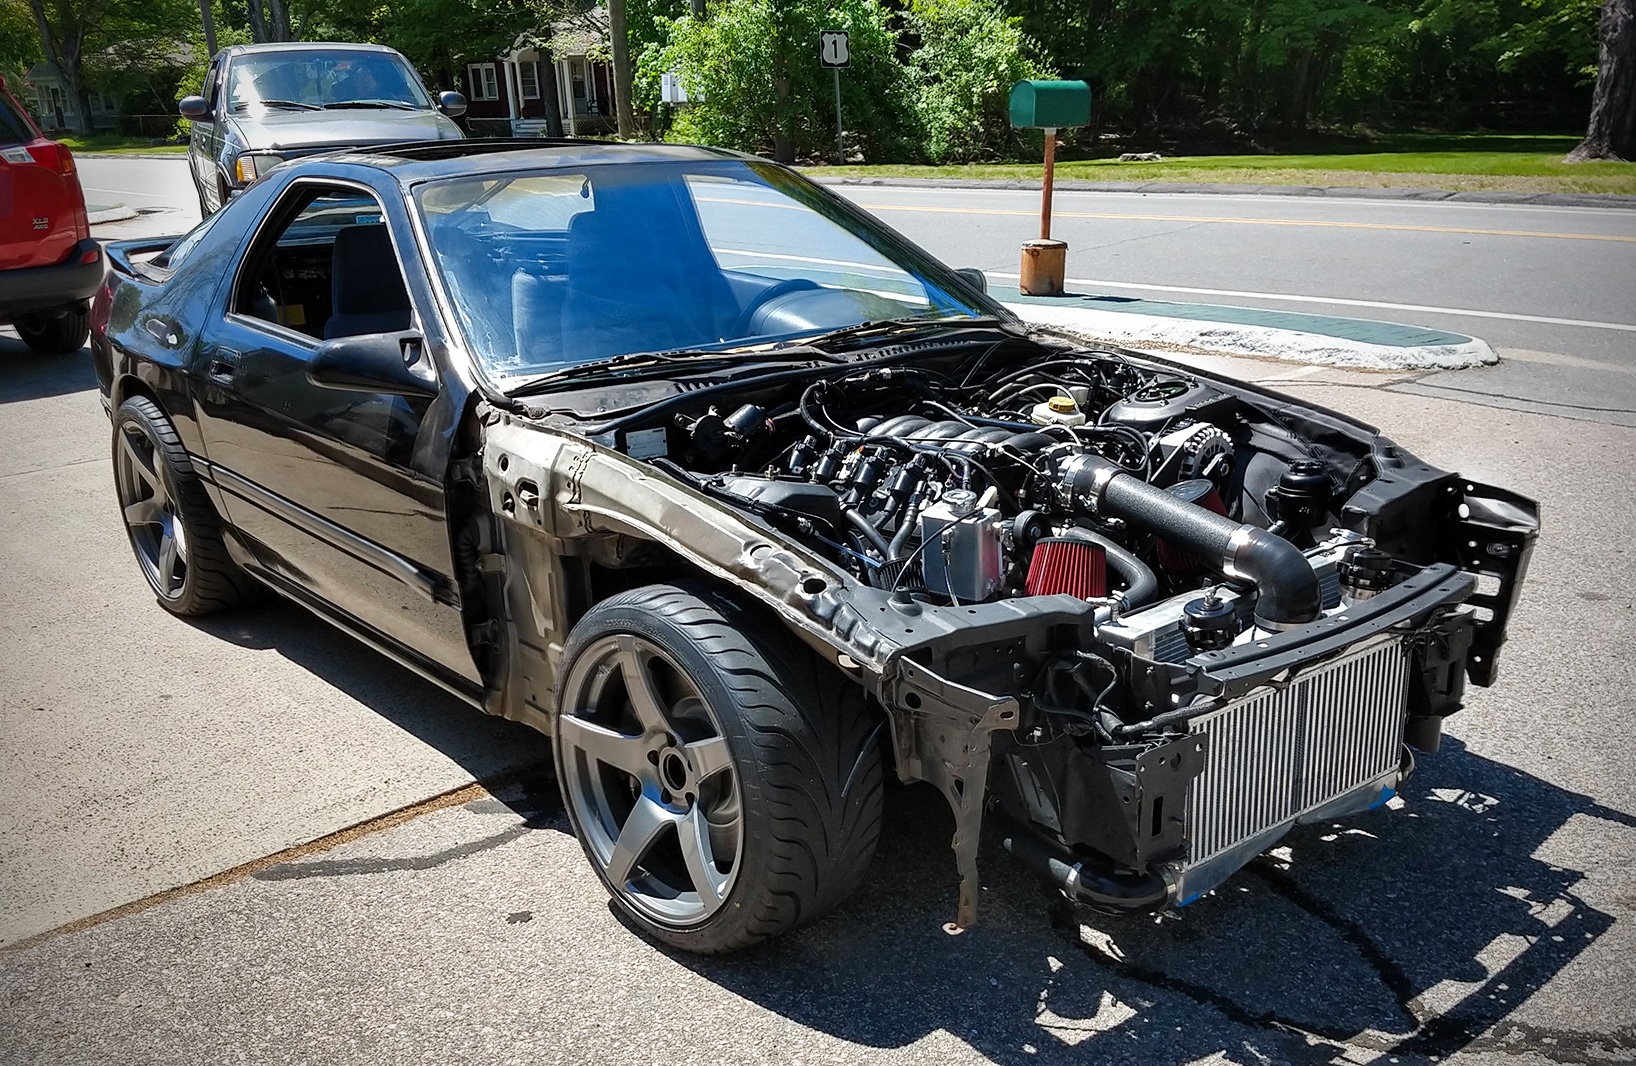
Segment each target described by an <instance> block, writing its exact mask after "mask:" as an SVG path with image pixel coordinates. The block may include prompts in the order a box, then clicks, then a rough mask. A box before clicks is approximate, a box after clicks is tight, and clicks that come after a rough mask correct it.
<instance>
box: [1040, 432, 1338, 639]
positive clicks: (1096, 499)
mask: <svg viewBox="0 0 1636 1066" xmlns="http://www.w3.org/2000/svg"><path fill="white" fill-rule="evenodd" d="M1062 485H1063V490H1064V492H1065V493H1066V495H1067V496H1068V498H1069V499H1068V502H1069V504H1070V506H1072V507H1074V508H1076V509H1078V510H1080V511H1081V512H1082V513H1083V512H1086V511H1088V512H1089V513H1091V514H1097V515H1107V516H1110V517H1113V518H1120V519H1123V520H1124V521H1126V522H1129V523H1130V524H1131V525H1133V526H1136V527H1138V528H1140V529H1144V530H1146V531H1147V532H1149V533H1155V534H1158V535H1159V536H1162V537H1164V538H1165V539H1166V540H1168V541H1170V542H1172V543H1174V544H1176V545H1178V546H1180V547H1184V548H1188V549H1190V550H1192V551H1194V552H1196V553H1198V554H1199V555H1201V556H1203V557H1204V558H1206V559H1212V560H1219V561H1220V566H1221V569H1222V571H1223V572H1224V573H1226V575H1227V576H1228V577H1232V578H1240V579H1242V580H1245V581H1249V582H1252V583H1254V585H1255V586H1256V589H1257V592H1258V595H1257V597H1256V602H1255V619H1256V622H1257V623H1258V624H1260V625H1263V626H1266V627H1268V628H1271V629H1284V628H1288V627H1290V626H1297V625H1302V624H1304V623H1306V622H1311V621H1312V620H1314V619H1316V618H1317V617H1318V616H1319V615H1320V614H1321V613H1322V610H1323V596H1322V593H1321V591H1320V590H1319V588H1318V575H1317V574H1315V573H1314V572H1313V570H1312V564H1311V563H1310V562H1308V561H1307V558H1306V556H1305V555H1303V554H1301V550H1300V549H1299V548H1297V547H1296V546H1295V545H1293V544H1291V543H1290V542H1289V541H1287V540H1284V539H1282V538H1281V537H1276V536H1274V535H1272V534H1271V533H1268V532H1267V531H1266V530H1264V529H1259V528H1257V527H1256V526H1251V525H1242V524H1240V523H1238V522H1234V521H1233V520H1232V519H1231V518H1226V517H1224V516H1222V515H1218V514H1216V513H1215V512H1214V511H1208V510H1206V509H1204V508H1203V507H1200V506H1198V505H1197V504H1192V503H1188V502H1187V501H1186V500H1183V499H1179V498H1178V497H1176V496H1172V495H1171V494H1170V493H1168V492H1166V491H1165V490H1163V489H1161V488H1156V487H1154V486H1153V485H1150V484H1148V483H1147V482H1146V481H1143V480H1142V479H1141V478H1139V477H1134V476H1132V475H1130V474H1127V473H1125V472H1124V471H1123V470H1121V469H1120V468H1119V467H1118V466H1115V465H1114V464H1113V463H1110V462H1108V460H1106V459H1103V458H1102V457H1101V456H1097V455H1086V454H1081V455H1076V456H1074V457H1073V458H1072V459H1070V460H1068V462H1067V463H1066V464H1064V466H1063V468H1062Z"/></svg>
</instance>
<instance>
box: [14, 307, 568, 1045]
mask: <svg viewBox="0 0 1636 1066" xmlns="http://www.w3.org/2000/svg"><path fill="white" fill-rule="evenodd" d="M108 456H109V424H108V420H107V418H105V417H104V416H103V413H102V410H101V407H100V406H99V403H98V399H97V392H96V381H95V377H94V375H93V373H92V370H91V363H90V353H89V351H87V350H82V351H81V352H80V353H79V354H78V355H75V356H71V357H67V358H43V357H40V356H36V355H33V354H32V353H30V352H29V351H28V350H27V349H26V348H24V347H23V345H22V344H21V343H20V342H19V341H17V339H16V338H15V336H14V335H12V334H11V333H10V331H3V332H0V574H4V575H5V578H6V580H5V581H4V582H0V945H3V944H7V943H13V942H15V941H17V940H19V939H21V938H23V937H27V936H31V935H33V934H35V933H39V932H43V931H45V930H47V929H52V928H55V927H57V926H59V925H62V924H63V923H65V922H68V921H72V920H74V919H76V918H81V917H84V916H86V915H91V914H95V913H97V912H99V911H103V910H106V909H108V908H110V907H115V906H118V905H120V904H123V903H127V902H129V901H131V900H135V899H140V898H141V897H143V896H147V895H149V894H151V893H153V892H157V891H161V890H163V889H167V888H171V887H174V886H176V885H181V884H186V883H188V882H191V881H195V880H197V879H199V878H201V877H207V876H209V875H211V874H215V873H218V872H220V871H222V870H226V869H229V868H231V867H234V866H237V865H239V864H240V863H243V862H247V861H249V860H251V859H256V858H259V857H261V856H263V855H267V854H270V853H272V852H275V851H279V850H281V849H283V848H287V847H290V846H292V845H294V844H298V843H303V842H305V841H309V840H312V839H315V838H317V837H319V836H322V835H324V834H326V833H329V832H333V831H335V830H338V829H341V828H344V827H346V826H350V825H354V824H356V823H358V822H360V821H363V820H366V819H368V818H371V817H374V816H376V815H379V814H383V813H385V812H387V811H392V810H396V809H398V808H400V807H403V806H406V805H408V804H411V803H415V802H417V801H420V800H422V799H425V798H426V797H428V796H433V795H437V794H439V793H442V792H445V791H448V790H450V789H454V788H458V787H460V786H462V785H464V784H467V783H469V782H470V781H472V780H473V778H474V777H477V776H484V775H491V774H494V773H498V772H500V771H502V770H504V769H505V768H507V767H511V766H515V765H519V764H524V763H527V762H530V761H534V760H537V759H539V758H540V757H541V756H542V752H543V751H544V745H543V743H541V741H540V740H539V738H538V737H537V736H535V735H534V734H533V733H530V732H528V731H526V730H523V729H521V728H520V727H513V726H511V725H510V724H509V723H505V722H500V721H497V720H493V719H489V718H486V717H484V716H483V715H481V714H478V713H477V712H475V711H471V710H468V709H467V708H465V707H464V706H463V705H461V704H459V703H457V702H456V701H455V700H453V699H452V698H451V697H448V696H446V695H444V694H443V692H441V691H440V690H438V689H436V688H434V687H432V686H431V685H429V684H426V683H423V682H421V681H419V680H417V679H415V678H413V677H410V676H409V675H408V674H406V673H404V672H403V671H402V670H400V669H398V668H397V667H395V666H393V665H392V664H390V663H388V662H386V661H385V660H383V659H381V658H380V657H378V656H376V655H374V654H373V653H371V652H369V651H367V650H365V649H364V648H362V647H361V646H358V645H356V644H354V643H353V642H352V641H351V640H350V639H348V638H346V637H343V636H341V635H339V634H338V633H336V632H335V631H334V630H332V629H330V628H329V627H328V626H326V625H325V624H324V623H322V622H319V621H317V620H316V619H314V618H311V617H309V616H308V615H306V614H305V613H303V612H300V611H298V610H296V609H294V608H289V607H282V606H279V605H277V604H273V603H267V604H264V605H262V606H260V607H257V608H255V609H252V610H249V611H246V612H243V613H240V614H235V615H232V616H229V617H224V618H216V619H203V620H200V621H197V622H192V623H190V622H184V621H182V620H180V619H177V618H172V617H171V616H169V615H168V614H166V613H165V612H164V611H162V610H160V609H159V607H158V605H157V604H155V603H154V600H153V596H152V594H151V593H150V592H149V591H148V588H147V586H146V585H145V584H144V583H143V580H142V578H141V576H140V574H139V573H138V571H137V569H136V566H135V564H134V562H133V561H132V559H131V554H130V548H129V546H128V545H127V543H126V541H125V536H124V532H123V527H122V526H121V524H120V522H119V516H118V512H117V508H116V507H115V504H114V495H113V475H112V471H111V468H110V463H109V459H108ZM0 1057H3V1056H0Z"/></svg>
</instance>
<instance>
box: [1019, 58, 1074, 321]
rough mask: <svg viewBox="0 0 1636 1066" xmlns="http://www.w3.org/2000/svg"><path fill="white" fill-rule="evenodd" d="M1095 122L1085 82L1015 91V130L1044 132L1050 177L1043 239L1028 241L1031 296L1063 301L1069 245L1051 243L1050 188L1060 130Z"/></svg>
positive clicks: (1037, 84)
mask: <svg viewBox="0 0 1636 1066" xmlns="http://www.w3.org/2000/svg"><path fill="white" fill-rule="evenodd" d="M1090 120H1091V87H1090V86H1089V85H1087V84H1085V83H1084V82H1082V81H1019V82H1018V83H1017V84H1015V85H1013V86H1012V87H1011V125H1012V126H1013V127H1015V128H1017V129H1042V130H1044V131H1045V175H1044V181H1043V183H1042V184H1041V186H1040V236H1039V239H1038V240H1033V241H1024V242H1023V246H1022V280H1021V281H1019V282H1018V284H1017V288H1018V289H1019V290H1021V291H1022V292H1024V293H1026V294H1028V295H1029V296H1061V295H1062V291H1063V279H1064V277H1065V276H1066V275H1067V272H1068V245H1067V244H1065V243H1064V242H1062V241H1056V240H1052V239H1051V186H1052V184H1053V182H1054V181H1055V177H1056V162H1057V130H1059V129H1067V128H1070V127H1074V126H1083V125H1085V124H1086V123H1087V122H1089V121H1090Z"/></svg>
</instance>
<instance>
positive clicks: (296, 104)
mask: <svg viewBox="0 0 1636 1066" xmlns="http://www.w3.org/2000/svg"><path fill="white" fill-rule="evenodd" d="M251 104H260V105H261V106H262V107H293V108H295V109H296V110H298V111H319V110H322V109H321V108H320V107H319V106H318V105H317V104H304V103H302V102H301V101H300V100H246V101H244V102H243V103H238V104H234V105H233V110H234V111H245V110H248V109H249V107H250V105H251Z"/></svg>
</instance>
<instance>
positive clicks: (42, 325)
mask: <svg viewBox="0 0 1636 1066" xmlns="http://www.w3.org/2000/svg"><path fill="white" fill-rule="evenodd" d="M14 325H15V326H16V329H17V335H18V336H19V337H21V338H22V339H23V343H24V344H26V345H28V346H29V348H30V349H32V350H33V351H36V352H38V353H40V354H41V355H73V354H74V353H75V352H77V351H79V350H80V349H81V348H83V347H85V341H86V339H87V338H88V337H90V336H91V309H90V308H89V307H87V306H86V305H85V304H83V303H81V304H75V305H74V306H73V307H72V308H71V309H70V310H69V311H68V313H67V314H65V315H62V316H61V317H53V316H51V315H46V314H40V315H28V316H25V317H23V318H19V319H18V320H17V321H16V322H15V323H14Z"/></svg>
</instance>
